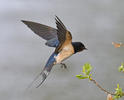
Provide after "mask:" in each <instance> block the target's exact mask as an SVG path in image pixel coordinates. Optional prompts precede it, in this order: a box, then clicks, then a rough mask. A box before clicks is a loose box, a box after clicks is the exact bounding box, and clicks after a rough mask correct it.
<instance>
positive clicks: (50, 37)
mask: <svg viewBox="0 0 124 100" xmlns="http://www.w3.org/2000/svg"><path fill="white" fill-rule="evenodd" d="M21 21H22V22H23V23H24V24H26V25H27V26H28V27H29V28H30V29H31V30H32V31H33V32H34V33H35V34H37V35H39V36H40V37H42V38H43V39H45V40H46V43H45V44H46V45H47V46H49V47H54V48H55V50H54V52H53V53H52V55H51V56H50V57H49V59H48V61H47V63H46V65H45V67H44V68H43V70H42V72H41V73H40V74H39V76H38V77H40V78H41V80H40V83H39V84H38V86H37V87H39V86H40V85H41V84H42V83H43V82H44V80H45V79H46V78H47V76H48V75H49V73H50V71H51V69H52V67H53V66H54V65H56V64H62V65H64V66H65V67H66V65H65V64H64V63H62V62H63V61H64V60H65V59H67V58H69V57H70V56H72V55H73V54H76V53H77V52H81V51H83V50H86V49H87V48H86V47H85V46H84V44H83V43H81V42H72V35H71V33H70V32H69V31H68V30H67V28H66V27H65V25H64V24H63V23H62V21H61V20H60V19H59V18H58V17H57V16H55V21H56V27H57V29H55V28H52V27H50V26H47V25H43V24H40V23H36V22H32V21H26V20H21Z"/></svg>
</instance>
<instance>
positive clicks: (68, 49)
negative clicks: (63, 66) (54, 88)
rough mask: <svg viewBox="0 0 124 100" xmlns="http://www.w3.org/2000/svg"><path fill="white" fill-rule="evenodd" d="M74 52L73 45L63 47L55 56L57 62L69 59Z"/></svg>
mask: <svg viewBox="0 0 124 100" xmlns="http://www.w3.org/2000/svg"><path fill="white" fill-rule="evenodd" d="M73 53H74V49H73V47H72V45H68V46H66V47H64V48H63V49H62V51H61V52H60V53H59V54H58V55H57V56H56V57H55V59H56V64H58V63H61V62H62V61H63V60H65V59H67V58H68V57H70V56H71V55H72V54H73Z"/></svg>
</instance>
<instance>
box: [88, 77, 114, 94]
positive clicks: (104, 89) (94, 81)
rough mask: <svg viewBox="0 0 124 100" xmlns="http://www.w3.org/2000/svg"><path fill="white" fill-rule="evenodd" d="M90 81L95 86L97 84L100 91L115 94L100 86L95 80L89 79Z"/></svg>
mask: <svg viewBox="0 0 124 100" xmlns="http://www.w3.org/2000/svg"><path fill="white" fill-rule="evenodd" d="M90 81H92V82H93V83H94V84H96V86H97V87H98V88H100V89H101V90H102V91H104V92H105V93H107V94H111V95H115V93H111V92H109V91H107V90H105V89H104V88H102V87H101V86H100V85H99V84H98V83H97V82H96V80H94V79H90Z"/></svg>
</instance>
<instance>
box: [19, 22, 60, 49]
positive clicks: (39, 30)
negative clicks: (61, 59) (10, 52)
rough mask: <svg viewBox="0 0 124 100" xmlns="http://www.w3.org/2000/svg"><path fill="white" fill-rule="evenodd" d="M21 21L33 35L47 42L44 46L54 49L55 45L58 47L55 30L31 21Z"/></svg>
mask: <svg viewBox="0 0 124 100" xmlns="http://www.w3.org/2000/svg"><path fill="white" fill-rule="evenodd" d="M21 21H22V22H23V23H24V24H25V25H27V26H28V27H29V28H30V29H31V30H32V31H33V32H34V33H35V34H37V35H39V36H40V37H42V38H43V39H45V40H47V42H46V45H48V46H50V47H56V45H58V44H57V43H58V37H57V30H56V29H55V28H52V27H50V26H47V25H43V24H40V23H36V22H32V21H25V20H21ZM53 40H54V41H53Z"/></svg>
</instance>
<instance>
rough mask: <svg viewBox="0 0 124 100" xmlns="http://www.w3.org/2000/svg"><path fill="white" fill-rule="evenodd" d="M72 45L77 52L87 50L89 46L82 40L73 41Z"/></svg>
mask: <svg viewBox="0 0 124 100" xmlns="http://www.w3.org/2000/svg"><path fill="white" fill-rule="evenodd" d="M72 45H73V47H74V52H75V53H77V52H81V51H83V50H87V48H86V47H85V46H84V44H83V43H81V42H72Z"/></svg>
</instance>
